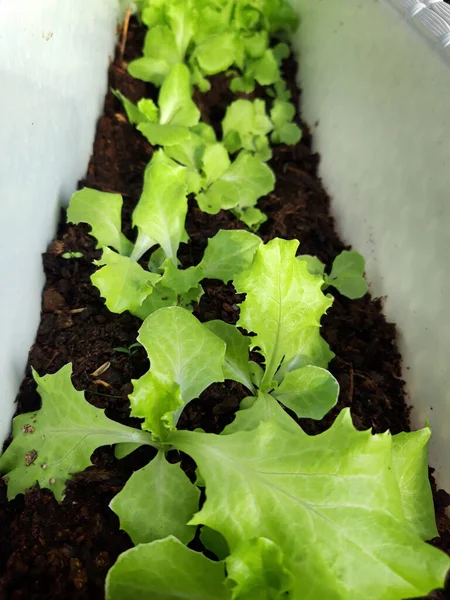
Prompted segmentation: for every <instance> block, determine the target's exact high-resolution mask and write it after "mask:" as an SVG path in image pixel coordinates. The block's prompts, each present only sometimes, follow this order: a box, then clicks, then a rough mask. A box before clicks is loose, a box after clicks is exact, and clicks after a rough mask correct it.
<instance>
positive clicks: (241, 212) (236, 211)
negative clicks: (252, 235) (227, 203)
mask: <svg viewBox="0 0 450 600" xmlns="http://www.w3.org/2000/svg"><path fill="white" fill-rule="evenodd" d="M231 212H232V213H233V215H234V216H235V217H236V218H237V219H239V221H242V222H243V223H245V224H246V225H247V227H248V228H249V229H251V230H252V231H258V229H259V228H260V227H261V225H262V224H263V223H265V222H266V221H267V215H265V214H264V213H263V212H261V211H260V210H259V208H255V207H254V206H248V207H245V208H239V207H236V208H233V209H232V210H231Z"/></svg>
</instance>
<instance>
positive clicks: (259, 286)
mask: <svg viewBox="0 0 450 600" xmlns="http://www.w3.org/2000/svg"><path fill="white" fill-rule="evenodd" d="M298 245H299V243H298V241H297V240H291V241H286V240H281V239H278V238H277V239H274V240H272V241H270V242H268V243H267V244H266V245H261V246H260V247H259V248H258V250H257V252H256V255H255V260H254V261H253V264H252V266H251V268H250V269H249V270H248V271H246V272H244V273H241V274H240V275H238V276H237V277H236V278H235V279H234V287H235V288H236V291H237V292H238V293H242V294H246V295H247V296H246V299H245V301H244V302H243V303H242V304H241V314H240V319H239V322H238V325H239V326H240V327H243V328H244V329H246V330H247V331H249V332H254V333H256V337H254V338H252V347H253V348H259V349H260V352H261V353H262V355H263V356H264V357H265V359H266V371H265V374H264V378H263V382H262V390H263V391H265V389H268V388H270V387H271V386H272V385H273V379H274V376H275V373H276V372H277V370H278V367H279V366H280V364H281V362H282V360H283V359H284V358H286V359H287V360H290V359H292V358H293V357H295V356H296V355H297V353H298V338H299V336H301V334H302V333H303V332H304V330H305V329H307V330H308V331H309V332H311V329H312V328H314V327H316V328H317V329H318V328H319V327H320V318H321V317H322V315H323V314H325V312H326V311H327V309H328V308H329V307H330V306H331V303H332V302H331V300H330V298H328V297H326V296H325V295H324V294H323V292H322V290H321V288H322V284H323V280H322V278H321V277H317V276H314V275H311V274H310V273H309V272H308V270H307V268H306V264H305V263H304V262H302V261H299V260H296V258H295V253H296V250H297V248H298Z"/></svg>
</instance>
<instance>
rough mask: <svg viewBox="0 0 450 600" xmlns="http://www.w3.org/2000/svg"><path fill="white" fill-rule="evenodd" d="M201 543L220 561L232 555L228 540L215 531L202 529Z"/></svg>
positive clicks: (207, 528)
mask: <svg viewBox="0 0 450 600" xmlns="http://www.w3.org/2000/svg"><path fill="white" fill-rule="evenodd" d="M200 541H201V543H202V544H203V546H204V547H205V548H206V549H207V550H209V551H210V552H212V553H213V554H215V555H216V556H217V558H218V559H219V560H223V559H224V558H226V557H227V556H228V555H229V554H230V551H229V549H228V545H227V542H226V540H225V539H224V537H223V536H222V535H220V533H218V532H217V531H214V529H210V528H209V527H202V528H201V530H200Z"/></svg>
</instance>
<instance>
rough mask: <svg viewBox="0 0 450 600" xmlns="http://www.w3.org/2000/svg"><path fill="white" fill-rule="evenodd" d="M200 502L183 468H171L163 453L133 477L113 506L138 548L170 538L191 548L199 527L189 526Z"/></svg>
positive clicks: (123, 526)
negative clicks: (189, 544) (191, 542)
mask: <svg viewBox="0 0 450 600" xmlns="http://www.w3.org/2000/svg"><path fill="white" fill-rule="evenodd" d="M199 498H200V491H199V490H198V488H197V487H195V485H193V484H192V483H191V482H190V481H189V479H188V478H187V476H186V475H185V474H184V473H183V471H182V470H181V467H180V464H179V463H178V464H174V465H173V464H170V463H169V462H167V460H166V458H165V456H164V452H162V451H160V452H158V454H157V455H156V457H155V458H154V459H153V460H152V461H151V462H150V463H149V464H148V465H146V466H145V467H143V468H142V469H139V470H138V471H135V472H134V473H133V475H132V476H131V477H130V479H129V480H128V481H127V483H126V484H125V487H124V488H123V490H122V491H121V492H119V494H117V496H114V498H113V499H112V501H111V503H110V505H109V506H110V508H111V509H112V510H113V511H114V512H115V513H116V515H117V516H118V517H119V519H120V528H121V529H122V530H123V531H126V532H127V533H128V535H129V536H130V538H131V539H132V541H133V544H135V545H136V546H137V545H138V544H146V543H149V542H154V541H155V540H161V539H163V538H165V537H167V536H169V535H173V536H175V537H176V538H177V539H179V540H180V541H181V542H183V544H187V543H188V542H190V541H191V540H192V538H193V537H194V535H195V527H192V525H187V523H188V521H189V520H190V519H191V518H192V516H193V515H194V513H195V512H196V511H197V510H198V503H199Z"/></svg>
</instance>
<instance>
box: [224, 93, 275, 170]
mask: <svg viewBox="0 0 450 600" xmlns="http://www.w3.org/2000/svg"><path fill="white" fill-rule="evenodd" d="M272 129H273V125H272V122H271V120H270V119H269V117H268V116H267V114H266V106H265V103H264V100H260V99H257V100H254V101H253V102H251V101H250V100H243V99H240V100H236V101H235V102H233V103H232V104H230V106H229V107H228V108H227V111H226V113H225V117H224V119H223V121H222V130H223V138H224V144H225V147H226V149H227V150H228V151H229V152H230V153H234V152H237V151H238V150H240V149H241V148H243V149H244V150H247V151H248V152H252V153H253V154H257V155H259V156H260V158H261V159H262V160H269V158H270V157H271V153H270V150H269V139H268V137H267V136H268V134H269V133H270V132H271V131H272Z"/></svg>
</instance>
